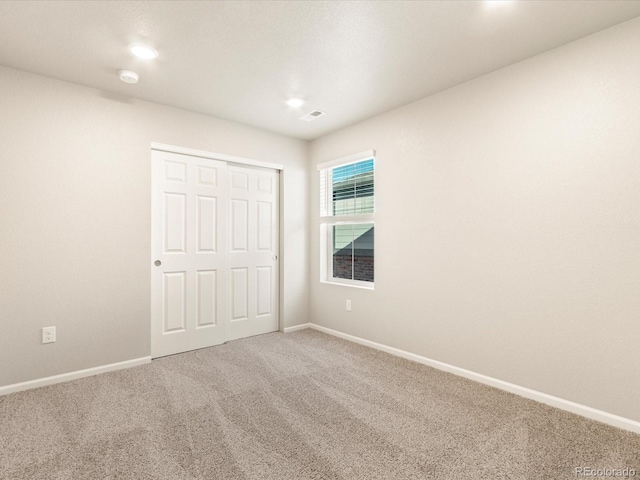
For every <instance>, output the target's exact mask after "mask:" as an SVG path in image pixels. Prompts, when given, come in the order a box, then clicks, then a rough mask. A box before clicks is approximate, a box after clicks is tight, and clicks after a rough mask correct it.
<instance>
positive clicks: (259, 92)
mask: <svg viewBox="0 0 640 480" xmlns="http://www.w3.org/2000/svg"><path fill="white" fill-rule="evenodd" d="M638 15H640V2H638V1H614V0H606V1H513V2H499V3H497V2H482V1H477V2H464V1H432V2H401V1H393V2H382V1H378V2H373V1H370V2H355V1H350V2H325V1H315V2H311V1H298V2H274V1H257V2H252V1H250V2H243V1H233V2H185V1H174V2H159V1H155V2H126V1H116V2H101V1H90V2H88V1H87V2H26V1H19V2H12V1H4V2H0V65H4V66H7V67H12V68H17V69H20V70H26V71H28V72H34V73H38V74H42V75H47V76H50V77H54V78H58V79H61V80H67V81H70V82H74V83H78V84H81V85H87V86H91V87H95V88H98V89H101V90H105V91H109V92H113V93H117V94H122V95H127V96H131V97H136V98H140V99H144V100H150V101H154V102H159V103H163V104H166V105H172V106H176V107H180V108H184V109H188V110H192V111H196V112H201V113H205V114H208V115H212V116H216V117H220V118H225V119H229V120H235V121H238V122H242V123H245V124H249V125H253V126H256V127H260V128H264V129H267V130H271V131H274V132H279V133H284V134H287V135H291V136H294V137H299V138H304V139H313V138H317V137H319V136H321V135H324V134H326V133H328V132H330V131H332V130H336V129H338V128H341V127H344V126H346V125H349V124H351V123H354V122H357V121H359V120H363V119H365V118H368V117H371V116H373V115H376V114H379V113H382V112H385V111H387V110H390V109H393V108H395V107H398V106H401V105H404V104H407V103H410V102H412V101H415V100H417V99H419V98H422V97H425V96H427V95H430V94H432V93H435V92H438V91H441V90H443V89H446V88H448V87H451V86H454V85H456V84H459V83H461V82H464V81H467V80H470V79H472V78H475V77H478V76H480V75H483V74H485V73H488V72H491V71H493V70H496V69H498V68H501V67H504V66H507V65H509V64H512V63H514V62H517V61H520V60H523V59H525V58H528V57H531V56H533V55H536V54H539V53H542V52H544V51H546V50H549V49H551V48H554V47H557V46H559V45H562V44H564V43H567V42H570V41H573V40H576V39H578V38H580V37H583V36H585V35H589V34H591V33H594V32H596V31H599V30H602V29H604V28H607V27H610V26H612V25H615V24H617V23H620V22H623V21H625V20H629V19H631V18H633V17H636V16H638ZM134 41H142V42H147V43H149V44H151V45H153V46H154V47H155V48H156V49H157V50H158V51H159V52H160V57H159V58H158V59H157V60H155V61H143V60H139V59H136V58H133V57H132V56H131V55H130V54H129V52H128V51H127V48H126V47H127V45H128V44H129V43H131V42H134ZM119 69H131V70H134V71H136V72H138V73H139V74H140V83H138V84H137V85H126V84H124V83H122V82H121V81H120V80H119V79H118V76H117V71H118V70H119ZM290 96H302V97H304V98H305V99H307V104H306V105H305V106H304V107H302V108H298V109H293V108H290V107H288V106H287V105H286V104H285V100H286V99H287V98H288V97H290ZM312 109H320V110H324V111H326V112H327V115H325V116H324V117H321V118H319V119H317V120H315V121H313V122H310V123H307V122H303V121H300V120H298V117H299V116H301V115H302V114H305V113H308V112H309V111H311V110H312Z"/></svg>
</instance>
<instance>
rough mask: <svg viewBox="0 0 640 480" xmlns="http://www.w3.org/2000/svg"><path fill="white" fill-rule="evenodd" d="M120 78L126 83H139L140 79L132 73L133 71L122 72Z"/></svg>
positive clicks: (119, 74) (119, 73)
mask: <svg viewBox="0 0 640 480" xmlns="http://www.w3.org/2000/svg"><path fill="white" fill-rule="evenodd" d="M118 76H119V77H120V80H122V81H123V82H124V83H138V79H139V78H140V77H139V76H138V74H137V73H136V72H132V71H131V70H120V71H119V72H118Z"/></svg>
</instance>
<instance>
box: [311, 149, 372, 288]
mask: <svg viewBox="0 0 640 480" xmlns="http://www.w3.org/2000/svg"><path fill="white" fill-rule="evenodd" d="M318 170H319V171H320V232H321V269H320V271H321V280H322V281H325V282H331V283H340V284H345V285H357V286H363V287H368V288H372V287H373V280H374V258H375V255H374V232H375V228H374V213H375V196H374V176H375V175H374V173H375V157H374V152H373V151H368V152H363V153H360V154H357V155H352V156H350V157H346V158H342V159H339V160H334V161H332V162H327V163H325V164H322V165H319V166H318Z"/></svg>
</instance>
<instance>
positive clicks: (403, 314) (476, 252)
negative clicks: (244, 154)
mask: <svg viewBox="0 0 640 480" xmlns="http://www.w3.org/2000/svg"><path fill="white" fill-rule="evenodd" d="M638 45H640V19H635V20H632V21H630V22H627V23H624V24H621V25H619V26H617V27H614V28H611V29H609V30H605V31H603V32H600V33H597V34H595V35H592V36H590V37H587V38H584V39H582V40H579V41H577V42H574V43H571V44H568V45H565V46H563V47H561V48H558V49H555V50H552V51H550V52H548V53H545V54H543V55H540V56H537V57H534V58H531V59H529V60H526V61H523V62H521V63H518V64H516V65H512V66H510V67H508V68H505V69H502V70H499V71H496V72H494V73H492V74H489V75H486V76H484V77H481V78H479V79H476V80H473V81H471V82H468V83H466V84H463V85H460V86H458V87H456V88H452V89H450V90H447V91H445V92H442V93H440V94H437V95H434V96H431V97H428V98H426V99H423V100H421V101H419V102H416V103H413V104H411V105H409V106H406V107H403V108H400V109H397V110H394V111H392V112H389V113H387V114H384V115H381V116H379V117H376V118H373V119H371V120H368V121H365V122H363V123H360V124H357V125H355V126H352V127H350V128H347V129H345V130H342V131H339V132H337V133H334V134H331V135H328V136H326V137H323V138H321V139H319V140H316V141H314V142H313V143H312V144H311V147H310V153H311V163H312V165H311V173H312V174H313V175H315V177H314V178H316V179H317V173H316V172H315V165H316V164H317V163H320V162H324V161H328V160H331V159H334V158H339V157H342V156H345V155H349V154H352V153H357V152H360V151H363V150H367V149H371V148H373V149H375V150H376V151H377V169H378V170H377V174H376V182H377V183H376V195H377V197H376V202H377V203H376V204H377V213H376V215H377V219H376V282H375V291H367V290H361V289H355V288H350V287H344V286H334V285H325V284H320V282H319V276H320V274H319V268H318V267H319V261H318V260H317V259H318V256H319V230H318V225H317V220H318V200H317V199H318V186H317V181H312V183H311V186H312V188H311V197H310V201H311V202H310V209H311V210H310V218H311V226H312V228H311V249H310V253H311V259H312V261H311V267H312V268H311V279H310V280H311V284H310V285H311V304H310V305H311V307H310V311H311V320H312V322H314V323H317V324H319V325H322V326H325V327H328V328H332V329H335V330H338V331H340V332H344V333H348V334H351V335H356V336H359V337H362V338H365V339H368V340H372V341H375V342H379V343H382V344H386V345H389V346H392V347H396V348H400V349H403V350H407V351H409V352H413V353H416V354H419V355H422V356H426V357H429V358H432V359H436V360H439V361H442V362H446V363H449V364H452V365H454V366H458V367H462V368H465V369H468V370H471V371H474V372H478V373H482V374H485V375H488V376H491V377H495V378H498V379H501V380H504V381H507V382H511V383H515V384H518V385H521V386H525V387H529V388H532V389H534V390H538V391H542V392H545V393H548V394H551V395H555V396H557V397H560V398H564V399H567V400H572V401H575V402H578V403H582V404H585V405H588V406H591V407H594V408H597V409H601V410H604V411H607V412H610V413H614V414H618V415H621V416H624V417H627V418H631V419H634V420H640V403H639V402H638V399H639V398H640V348H638V345H639V342H640V213H639V208H640V207H639V206H640V88H638V79H640V49H639V48H637V46H638ZM346 298H350V299H352V301H353V311H352V312H350V313H349V312H346V311H345V308H344V302H345V299H346Z"/></svg>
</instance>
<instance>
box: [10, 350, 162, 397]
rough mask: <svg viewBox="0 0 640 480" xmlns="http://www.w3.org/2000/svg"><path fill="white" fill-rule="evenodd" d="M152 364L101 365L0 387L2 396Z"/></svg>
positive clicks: (144, 360) (136, 361)
mask: <svg viewBox="0 0 640 480" xmlns="http://www.w3.org/2000/svg"><path fill="white" fill-rule="evenodd" d="M150 362H151V357H141V358H134V359H133V360H127V361H125V362H118V363H110V364H109V365H101V366H99V367H93V368H87V369H85V370H76V371H75V372H69V373H62V374H60V375H53V376H51V377H44V378H36V379H35V380H29V381H28V382H22V383H14V384H13V385H5V386H4V387H0V396H2V395H8V394H9V393H14V392H21V391H22V390H29V389H32V388H38V387H45V386H47V385H54V384H56V383H62V382H68V381H70V380H76V379H78V378H84V377H91V376H92V375H98V374H100V373H106V372H113V371H114V370H122V369H124V368H131V367H137V366H138V365H144V364H146V363H150Z"/></svg>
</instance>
